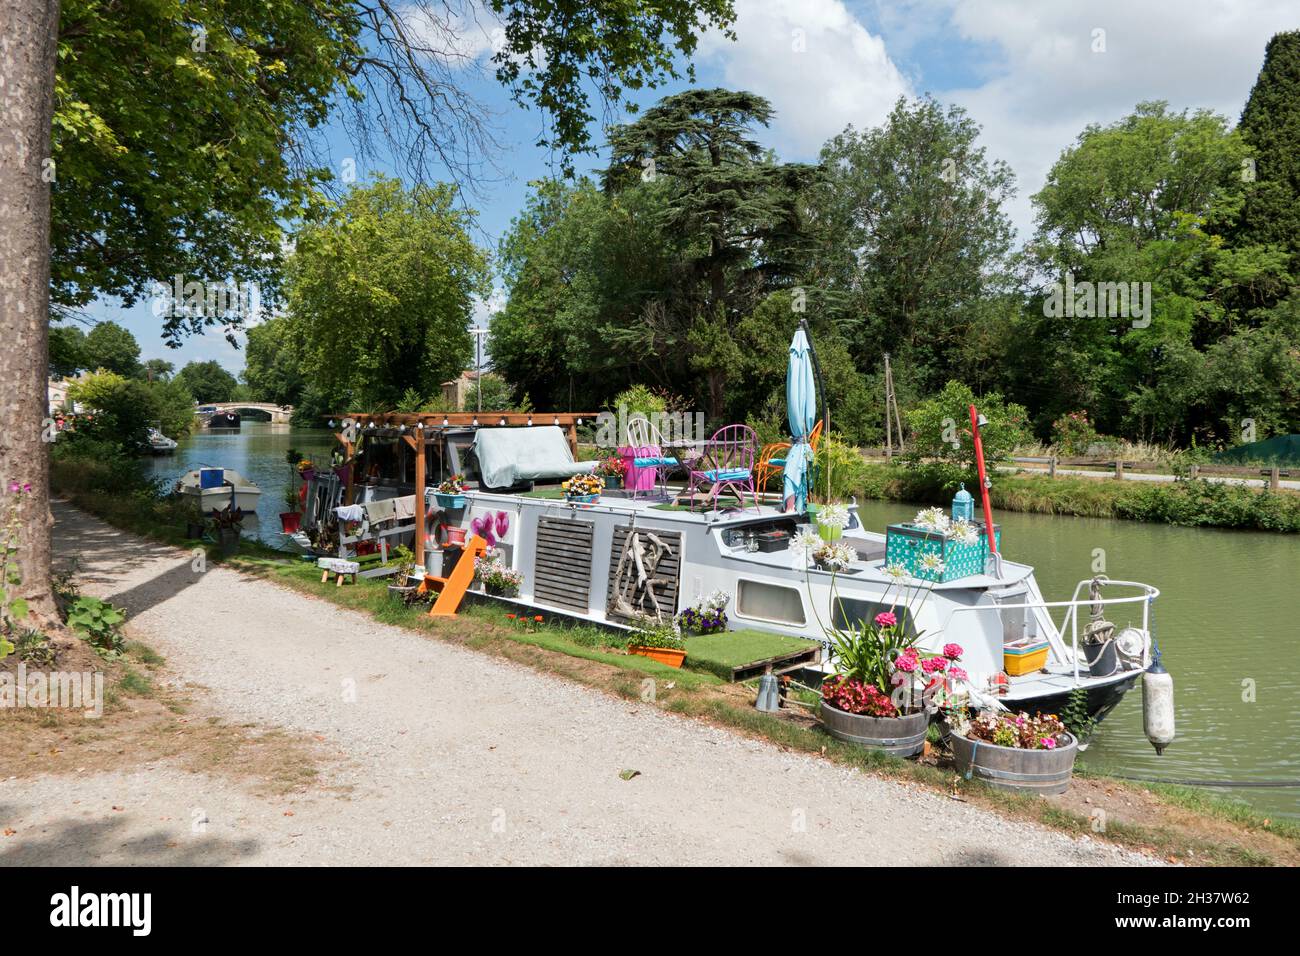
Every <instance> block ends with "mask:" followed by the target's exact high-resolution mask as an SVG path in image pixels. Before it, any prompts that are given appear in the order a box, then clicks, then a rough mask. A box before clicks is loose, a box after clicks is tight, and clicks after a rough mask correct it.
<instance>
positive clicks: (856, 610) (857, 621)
mask: <svg viewBox="0 0 1300 956" xmlns="http://www.w3.org/2000/svg"><path fill="white" fill-rule="evenodd" d="M834 605H835V606H834V609H833V613H832V618H833V620H834V622H835V626H836V627H848V626H849V625H850V624H852V625H854V626H855V627H856V626H861V624H862V623H864V622H870V621H874V620H875V618H876V615H877V614H879V613H880V612H881V611H892V612H893V613H894V616H895V617H897V618H898V620H899V621H901V622H902V624H903V633H904V634H906V635H908V636H909V637H910V636H911V635H913V634H915V633H916V627H915V624H914V622H913V621H912V616H911V615H910V614H908V613H907V608H905V607H899V606H897V605H894V604H881V603H880V602H878V601H865V600H863V599H861V598H850V597H844V596H843V595H840V596H838V597H837V598H836V600H835V602H834Z"/></svg>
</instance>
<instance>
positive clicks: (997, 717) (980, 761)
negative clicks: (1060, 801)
mask: <svg viewBox="0 0 1300 956" xmlns="http://www.w3.org/2000/svg"><path fill="white" fill-rule="evenodd" d="M947 721H948V728H949V730H950V735H949V743H950V744H951V746H952V754H953V760H954V762H955V763H956V765H957V769H958V770H959V771H961V772H962V773H964V774H965V775H966V776H967V777H968V778H970V777H975V778H976V779H979V780H983V781H984V782H985V783H987V784H988V785H989V786H991V787H996V788H997V789H999V790H1016V791H1028V792H1032V793H1044V794H1046V793H1064V792H1065V790H1066V789H1067V788H1068V787H1069V786H1070V776H1071V774H1072V773H1073V772H1074V758H1075V757H1076V756H1078V753H1079V742H1078V740H1077V739H1076V738H1075V736H1074V735H1073V734H1071V733H1070V732H1069V731H1068V730H1067V729H1066V727H1065V724H1064V723H1062V722H1061V720H1060V718H1059V717H1057V716H1056V715H1055V714H1028V713H1025V712H1024V711H1021V712H1020V713H1016V714H1010V713H1005V712H1002V711H994V710H983V711H980V712H979V713H978V714H976V715H975V716H974V717H971V716H969V715H968V714H967V712H966V711H965V710H964V709H958V710H955V711H953V712H952V713H950V714H949V715H948V717H947Z"/></svg>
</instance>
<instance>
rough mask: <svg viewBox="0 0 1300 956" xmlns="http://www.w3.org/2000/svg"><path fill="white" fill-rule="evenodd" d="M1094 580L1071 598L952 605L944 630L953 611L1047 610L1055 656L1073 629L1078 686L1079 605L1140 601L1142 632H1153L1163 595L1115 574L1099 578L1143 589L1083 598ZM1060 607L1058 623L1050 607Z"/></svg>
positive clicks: (1060, 653)
mask: <svg viewBox="0 0 1300 956" xmlns="http://www.w3.org/2000/svg"><path fill="white" fill-rule="evenodd" d="M1093 580H1094V579H1093V578H1085V579H1084V580H1082V581H1080V582H1079V583H1078V584H1076V585H1075V586H1074V593H1073V595H1072V596H1071V598H1070V600H1068V601H1042V600H1039V601H1023V602H1018V603H1015V604H1011V603H1007V604H1003V603H1001V602H999V601H996V600H995V601H994V602H993V603H991V604H971V605H968V606H965V607H956V608H953V609H952V610H951V611H949V612H948V616H947V618H945V619H944V622H943V631H944V632H946V631H947V630H948V625H949V624H951V623H952V619H953V615H955V614H962V613H969V612H972V611H975V612H978V611H996V612H998V613H1001V612H1002V611H1010V610H1015V609H1017V608H1026V609H1032V610H1035V611H1040V610H1041V611H1043V612H1044V613H1045V614H1046V616H1047V620H1048V622H1049V623H1050V624H1051V625H1052V627H1053V628H1054V629H1055V631H1056V633H1055V635H1053V634H1051V633H1049V634H1048V635H1047V640H1048V643H1049V644H1050V645H1052V650H1053V651H1054V652H1055V653H1056V656H1057V657H1058V658H1061V659H1064V657H1065V643H1064V641H1063V640H1062V637H1061V635H1063V634H1064V633H1065V629H1066V627H1069V629H1070V651H1071V654H1070V660H1071V661H1072V662H1073V665H1074V683H1075V686H1078V684H1079V608H1080V607H1081V606H1085V605H1086V606H1087V607H1088V608H1089V609H1091V608H1093V607H1097V606H1100V607H1108V606H1112V605H1119V604H1139V603H1140V604H1141V605H1142V630H1143V632H1145V633H1147V634H1150V633H1151V602H1153V601H1154V600H1155V599H1156V598H1158V597H1159V596H1160V589H1159V588H1157V587H1153V586H1152V585H1150V584H1143V583H1142V582H1141V581H1119V580H1115V579H1112V578H1099V579H1096V580H1098V581H1099V582H1100V584H1101V585H1102V586H1104V587H1112V586H1113V587H1121V588H1136V589H1137V590H1139V591H1140V592H1141V593H1139V594H1131V595H1125V596H1123V597H1101V596H1098V597H1097V598H1093V597H1092V596H1091V595H1089V596H1088V597H1084V598H1080V597H1079V592H1080V591H1081V590H1082V589H1083V588H1085V587H1087V586H1089V585H1091V584H1092V582H1093ZM1059 607H1063V608H1065V609H1066V611H1065V617H1064V618H1062V620H1061V624H1060V626H1059V627H1058V626H1057V625H1056V622H1055V621H1053V620H1052V615H1051V611H1050V610H1049V609H1050V608H1059ZM1053 637H1055V640H1053Z"/></svg>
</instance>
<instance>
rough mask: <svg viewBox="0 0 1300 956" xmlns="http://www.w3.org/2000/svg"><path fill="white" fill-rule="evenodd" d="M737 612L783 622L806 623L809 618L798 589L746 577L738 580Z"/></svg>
mask: <svg viewBox="0 0 1300 956" xmlns="http://www.w3.org/2000/svg"><path fill="white" fill-rule="evenodd" d="M736 613H737V614H739V615H740V616H741V617H752V618H757V619H758V620H760V621H776V622H779V623H781V624H805V623H807V620H808V619H807V617H805V615H804V611H803V597H802V596H801V595H800V594H799V591H798V589H796V588H787V587H782V586H781V585H779V584H768V583H766V582H765V581H746V580H745V579H744V578H741V579H740V581H738V582H737V588H736Z"/></svg>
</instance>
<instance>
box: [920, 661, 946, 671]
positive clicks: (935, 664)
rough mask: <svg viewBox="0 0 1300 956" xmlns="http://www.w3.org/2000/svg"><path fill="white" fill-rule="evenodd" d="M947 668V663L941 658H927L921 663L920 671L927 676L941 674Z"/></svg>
mask: <svg viewBox="0 0 1300 956" xmlns="http://www.w3.org/2000/svg"><path fill="white" fill-rule="evenodd" d="M947 668H948V662H947V661H946V660H945V659H944V658H942V657H928V658H926V659H925V660H924V661H922V662H921V670H923V671H925V672H926V673H927V674H934V673H936V672H938V673H943V671H945V670H947Z"/></svg>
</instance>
